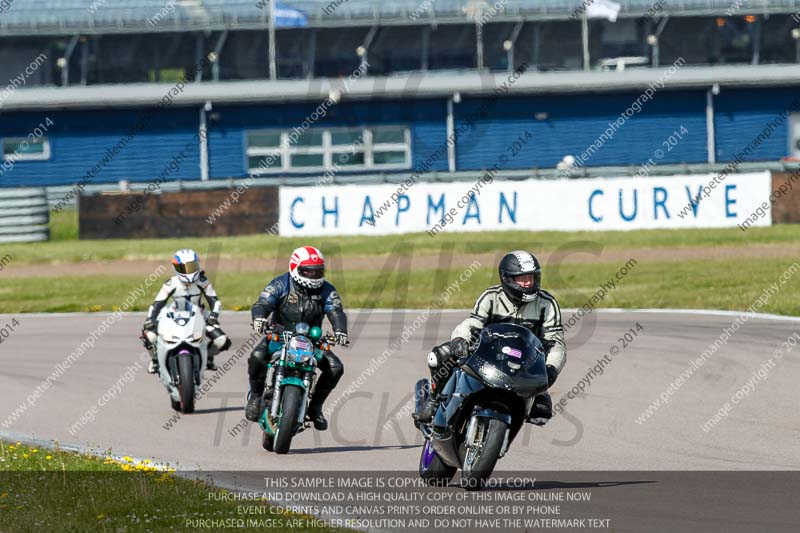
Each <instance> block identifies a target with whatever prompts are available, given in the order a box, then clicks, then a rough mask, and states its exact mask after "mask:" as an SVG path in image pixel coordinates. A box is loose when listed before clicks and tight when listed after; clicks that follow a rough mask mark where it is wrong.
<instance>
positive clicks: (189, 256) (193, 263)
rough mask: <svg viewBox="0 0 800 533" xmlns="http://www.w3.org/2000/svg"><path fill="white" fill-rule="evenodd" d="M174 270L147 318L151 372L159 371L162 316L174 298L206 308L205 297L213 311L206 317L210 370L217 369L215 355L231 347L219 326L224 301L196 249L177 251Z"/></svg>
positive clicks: (145, 333) (144, 335)
mask: <svg viewBox="0 0 800 533" xmlns="http://www.w3.org/2000/svg"><path fill="white" fill-rule="evenodd" d="M172 267H173V268H174V269H175V275H174V276H172V277H171V278H169V279H168V280H167V281H165V282H164V285H162V286H161V290H159V291H158V294H157V295H156V299H155V301H154V302H153V304H152V305H151V306H150V308H149V309H148V310H147V319H146V320H145V322H144V327H143V328H142V343H143V344H144V345H145V348H147V349H148V351H149V352H150V356H151V358H152V360H151V361H150V366H149V368H148V369H147V371H148V372H150V373H151V374H156V373H157V372H158V359H157V358H156V351H155V342H156V339H157V338H158V334H157V333H156V331H157V329H158V324H157V322H158V314H159V313H160V312H161V309H163V308H164V306H165V305H166V304H167V300H169V298H170V297H172V299H173V300H175V301H176V302H181V301H183V300H189V301H190V302H191V304H192V305H197V306H200V307H201V308H204V306H203V301H202V299H203V297H205V299H206V301H208V306H209V308H210V311H207V312H204V314H205V315H206V336H207V337H208V343H209V350H208V361H207V363H206V368H208V369H209V370H216V369H217V366H216V364H214V355H216V354H217V353H219V352H222V351H225V350H227V349H228V348H230V346H231V340H230V339H229V338H228V336H227V335H226V334H225V332H224V331H222V328H221V327H220V325H219V313H220V310H221V309H222V302H220V300H219V298H217V293H216V292H215V291H214V287H213V286H212V285H211V281H210V280H209V279H208V278H207V277H206V273H205V272H204V271H203V270H201V269H200V259H199V258H198V257H197V253H195V251H194V250H189V249H183V250H178V251H177V252H175V255H174V256H173V257H172Z"/></svg>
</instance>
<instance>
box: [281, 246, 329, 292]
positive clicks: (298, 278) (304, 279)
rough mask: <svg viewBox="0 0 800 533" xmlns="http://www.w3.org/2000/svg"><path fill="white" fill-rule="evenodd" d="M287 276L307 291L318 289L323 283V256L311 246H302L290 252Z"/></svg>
mask: <svg viewBox="0 0 800 533" xmlns="http://www.w3.org/2000/svg"><path fill="white" fill-rule="evenodd" d="M289 275H290V276H292V279H293V280H294V281H295V283H297V284H299V285H301V286H302V287H305V288H307V289H319V288H320V287H322V283H323V282H324V281H325V256H323V255H322V252H320V251H319V250H318V249H316V248H314V247H313V246H302V247H300V248H297V249H296V250H295V251H294V252H292V257H291V259H289Z"/></svg>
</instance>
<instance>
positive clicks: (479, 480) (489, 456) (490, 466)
mask: <svg viewBox="0 0 800 533" xmlns="http://www.w3.org/2000/svg"><path fill="white" fill-rule="evenodd" d="M507 428H508V425H507V424H506V423H505V422H503V421H502V420H497V419H496V418H481V419H480V420H479V421H478V436H477V438H476V439H475V441H476V442H473V443H466V444H467V449H466V454H465V456H464V466H463V468H462V469H461V481H462V484H463V485H464V488H465V489H467V490H480V489H481V488H483V486H484V485H485V484H486V481H487V480H488V479H489V478H490V477H491V475H492V472H493V471H494V467H495V465H496V464H497V460H498V459H499V458H500V450H501V448H502V446H503V440H504V439H505V436H506V429H507Z"/></svg>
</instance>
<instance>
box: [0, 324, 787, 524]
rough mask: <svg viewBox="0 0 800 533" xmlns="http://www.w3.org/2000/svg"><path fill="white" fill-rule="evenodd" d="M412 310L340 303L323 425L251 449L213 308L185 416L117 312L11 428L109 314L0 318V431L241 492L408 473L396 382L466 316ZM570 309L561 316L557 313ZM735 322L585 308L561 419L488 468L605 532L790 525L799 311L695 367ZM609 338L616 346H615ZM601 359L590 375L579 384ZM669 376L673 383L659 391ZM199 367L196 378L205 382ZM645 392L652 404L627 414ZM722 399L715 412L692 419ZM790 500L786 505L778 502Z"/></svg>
mask: <svg viewBox="0 0 800 533" xmlns="http://www.w3.org/2000/svg"><path fill="white" fill-rule="evenodd" d="M419 315H420V312H419V311H413V310H409V311H394V312H391V311H368V310H363V311H358V312H351V313H350V320H351V324H352V326H351V339H354V342H353V344H352V346H351V347H350V348H349V349H346V348H339V349H338V350H337V353H338V354H339V356H340V357H341V359H342V360H343V361H344V364H345V375H344V377H343V378H342V381H341V382H340V384H339V387H338V388H337V390H336V391H334V393H333V394H332V396H331V398H330V399H329V400H328V403H329V404H333V403H336V407H335V409H334V410H333V412H332V414H330V416H329V417H328V418H329V422H330V428H329V430H328V431H327V432H324V433H320V432H314V431H307V432H304V433H302V434H300V435H298V436H296V437H295V440H294V441H293V444H292V451H291V453H290V454H288V455H284V456H277V455H274V454H270V453H268V452H265V451H264V450H262V448H261V436H260V430H259V429H258V427H254V426H253V425H247V424H244V423H243V422H242V420H243V407H244V403H245V394H246V391H247V374H246V361H247V356H248V355H249V350H241V351H239V354H241V355H240V356H239V357H238V358H237V350H238V349H239V348H240V347H241V346H242V345H243V343H244V342H245V341H247V339H248V337H249V336H250V331H249V316H248V314H247V313H224V314H223V316H222V325H223V327H224V328H225V329H226V331H227V332H228V333H229V334H230V335H231V337H232V338H233V340H234V345H233V347H232V348H231V350H230V351H228V352H226V353H224V354H222V355H221V356H220V357H219V359H218V363H219V364H220V365H222V363H223V362H225V360H226V359H228V358H234V359H237V360H236V362H235V365H233V366H232V368H230V369H229V370H228V371H227V372H224V371H220V373H223V372H224V375H222V377H221V378H220V379H219V380H218V381H217V382H216V383H214V384H213V386H210V388H209V390H208V391H207V392H206V393H205V395H204V396H203V397H202V398H201V399H200V400H199V401H198V404H197V412H196V413H194V414H192V415H183V416H181V417H177V416H175V414H174V412H173V411H172V410H171V409H170V406H169V401H168V397H167V393H166V391H165V390H164V389H163V387H162V386H161V384H160V382H158V380H157V379H156V377H155V376H151V375H148V374H147V372H146V363H145V362H144V361H143V358H142V357H141V356H142V354H143V349H142V348H141V345H140V344H139V341H138V338H137V337H138V333H139V328H140V327H141V322H142V317H141V314H128V315H123V316H122V319H121V320H119V322H117V323H115V324H113V325H111V326H110V327H109V328H108V329H107V330H106V331H105V333H104V334H102V335H101V336H99V338H98V340H97V342H96V343H95V345H94V347H93V348H91V349H89V350H88V351H86V352H85V353H84V354H83V355H82V356H81V357H80V359H79V360H77V361H76V362H75V363H74V364H72V365H71V366H70V367H69V368H67V369H66V370H65V371H63V373H62V375H61V376H60V377H59V378H58V379H57V380H56V381H55V383H54V384H53V385H52V386H51V387H50V388H49V389H48V390H46V391H44V392H43V393H42V394H41V395H40V396H39V397H38V398H36V399H35V400H34V401H33V402H29V404H28V408H27V409H26V410H25V411H24V412H21V414H19V416H18V417H17V418H16V419H15V420H12V419H11V418H9V417H10V416H11V415H12V413H14V412H15V410H17V409H18V408H19V406H20V405H21V404H24V403H25V402H26V399H27V398H29V395H31V394H32V393H33V391H34V390H35V389H36V387H37V386H39V385H40V384H41V383H42V381H43V380H45V379H46V378H47V376H48V375H50V374H51V372H53V371H54V370H55V368H56V365H58V364H59V363H61V362H63V361H64V360H65V359H66V358H67V356H68V355H69V354H70V353H71V352H73V351H74V350H75V349H76V348H77V347H78V346H79V345H80V344H81V342H82V341H84V340H85V339H86V337H87V334H88V332H90V331H91V330H93V329H95V328H96V327H97V326H98V325H99V324H100V323H101V322H102V321H103V320H104V319H105V318H106V317H107V316H108V314H103V313H98V314H91V315H87V314H75V315H69V314H67V315H35V314H32V315H25V314H21V315H15V316H11V315H3V316H0V323H2V324H5V323H6V322H10V321H11V320H12V319H16V320H17V321H18V323H19V325H18V326H16V328H15V330H14V332H12V334H11V335H10V336H9V337H8V338H6V339H4V340H3V342H2V345H0V357H1V358H2V361H0V406H2V407H0V436H4V437H6V438H14V437H15V436H16V437H32V438H36V439H45V440H57V441H59V442H61V443H65V444H66V443H75V444H80V445H82V446H85V447H88V448H92V449H95V450H106V449H109V448H110V449H111V450H112V453H114V454H117V455H122V454H127V455H130V456H133V457H139V458H150V459H154V460H157V461H159V462H163V463H169V464H171V465H173V466H176V467H178V468H179V469H183V470H192V471H194V470H202V471H216V472H227V473H228V474H227V475H230V473H231V471H241V475H238V476H236V477H237V479H238V481H237V482H238V483H242V484H243V486H247V484H248V483H252V485H253V486H257V485H258V482H259V480H260V479H262V478H261V477H258V476H256V474H252V479H248V473H255V472H259V471H270V472H274V471H279V470H291V471H304V472H306V471H311V472H313V471H368V470H369V471H405V472H409V471H416V468H417V464H418V459H419V454H420V444H421V442H422V439H421V437H420V436H419V434H418V433H417V431H416V430H415V429H414V426H413V423H412V420H411V418H410V415H409V414H408V412H409V411H408V410H409V409H410V407H411V404H410V402H411V399H412V392H413V386H414V383H415V381H416V380H417V379H419V378H420V377H423V376H424V375H426V374H427V369H426V366H425V357H424V356H425V353H427V350H428V349H429V348H430V346H431V345H433V344H435V343H437V342H441V341H442V340H444V339H446V338H447V337H448V336H449V332H450V331H451V330H452V328H453V326H454V325H455V324H456V323H457V322H458V321H459V320H461V319H462V318H463V317H464V316H465V315H466V312H465V311H464V312H453V311H448V312H445V313H442V314H441V315H431V318H429V319H428V320H427V321H426V322H424V323H422V324H421V323H420V321H419V320H418V321H417V322H416V324H417V328H416V329H415V328H414V324H415V322H414V320H415V318H417V317H419ZM571 315H572V313H571V312H566V311H565V312H564V319H565V322H566V321H567V320H568V318H569V317H570V316H571ZM737 316H738V315H737V314H733V313H731V314H725V313H701V312H697V313H687V312H684V313H678V312H670V311H658V312H644V311H641V312H639V311H637V312H634V311H626V312H614V311H595V312H594V313H592V314H590V315H587V316H585V317H584V318H583V319H582V320H581V321H580V322H578V323H577V324H576V325H575V326H573V327H572V328H571V329H570V330H569V331H568V333H567V348H568V361H567V366H566V367H565V369H564V371H563V373H562V374H561V376H560V377H559V379H558V382H557V383H556V385H555V386H554V387H553V389H552V390H551V392H552V393H553V399H554V403H557V402H558V401H559V400H560V399H561V398H562V397H565V400H566V404H565V405H566V407H565V411H564V413H562V414H560V415H557V416H556V417H555V418H554V419H553V420H552V421H551V422H550V423H549V424H548V425H547V426H545V427H544V428H538V427H532V426H528V427H527V428H526V429H525V430H524V431H523V432H522V433H521V435H520V436H519V437H518V438H517V440H516V441H515V442H514V443H513V444H512V446H511V450H510V452H509V453H508V454H507V455H506V456H505V457H504V458H502V459H501V460H500V461H499V462H498V465H497V468H496V470H497V471H502V472H505V473H509V472H528V473H534V474H535V473H536V472H540V473H543V474H540V475H539V476H537V482H536V483H537V487H536V488H537V489H540V490H552V489H556V488H559V487H562V488H563V487H579V488H589V489H591V490H592V491H594V498H593V499H592V501H591V503H590V504H587V505H589V507H588V509H589V510H590V511H597V513H596V514H602V513H603V512H605V514H606V515H611V516H613V517H614V518H615V520H616V524H617V527H616V528H615V529H616V530H618V531H622V530H631V531H634V530H661V529H663V530H681V529H683V527H684V526H685V527H686V528H689V529H693V530H703V531H716V530H718V531H753V530H769V531H780V530H790V529H792V528H795V527H796V525H797V523H800V511H798V507H797V505H796V502H797V499H796V498H797V496H796V495H797V494H798V489H800V483H799V482H798V477H800V476H798V474H797V472H796V471H797V470H800V447H799V445H798V443H800V414H798V387H797V384H798V381H800V362H798V358H797V355H798V353H800V348H796V350H797V351H793V348H792V346H791V345H789V344H786V345H785V346H782V344H783V343H784V342H785V341H786V340H787V339H788V338H790V337H791V336H792V335H793V334H794V333H795V331H797V330H798V329H799V328H798V326H800V320H795V319H788V318H787V319H780V318H779V317H772V318H769V317H764V316H750V317H749V318H748V319H747V320H746V321H745V322H744V324H743V325H741V327H738V328H737V331H736V332H735V333H733V334H732V335H731V336H730V338H729V339H727V342H725V343H718V348H717V349H716V350H715V351H714V353H713V354H712V355H710V356H709V357H707V358H706V359H705V360H704V362H703V363H702V365H700V366H696V365H695V366H694V367H693V366H690V362H691V361H692V360H697V359H698V358H699V357H700V355H701V353H702V352H703V351H704V350H706V349H707V348H708V347H709V346H710V345H712V344H713V343H714V342H715V341H717V339H718V338H719V337H720V335H721V334H722V333H723V329H724V328H726V327H730V326H731V324H732V322H734V320H735V319H736V317H737ZM637 323H638V324H639V325H640V327H639V328H638V331H637ZM404 328H412V329H414V331H413V332H412V335H411V336H410V338H409V339H408V341H407V342H405V343H402V344H401V345H400V347H399V349H398V350H397V351H396V352H391V353H390V354H389V356H388V357H385V358H383V359H384V360H382V362H381V361H376V358H377V357H378V356H380V354H381V353H382V352H384V350H386V349H387V345H388V344H389V342H390V341H391V340H392V339H395V338H397V337H399V336H400V335H401V333H402V331H403V329H404ZM631 330H633V331H631ZM407 331H408V330H407ZM626 332H630V335H629V337H630V338H631V339H632V340H630V341H627V340H625V339H624V335H625V333H626ZM634 332H635V334H634ZM797 338H800V337H797ZM607 354H609V357H607V358H606V359H607V360H610V362H608V363H607V364H606V365H605V366H604V368H602V371H603V373H602V375H600V374H599V373H598V372H595V373H594V374H593V375H592V376H590V377H588V378H587V374H589V373H590V371H591V370H592V368H593V367H595V366H596V365H597V361H598V360H600V359H602V358H603V357H604V356H605V355H607ZM612 354H613V355H612ZM770 361H771V364H769V362H770ZM687 371H690V373H689V375H688V376H687V374H686V372H687ZM682 373H684V376H685V379H683V380H682V381H681V384H680V385H679V386H677V387H676V386H674V382H675V381H676V380H677V379H678V378H679V377H680V376H681V374H682ZM209 377H210V373H206V381H207V382H208V380H209ZM359 378H360V379H359ZM582 380H584V381H583V391H579V389H575V390H576V391H578V392H579V394H577V395H576V396H574V397H572V398H566V396H565V395H566V394H567V393H568V392H569V391H570V390H571V389H572V387H574V386H577V385H578V384H579V383H580V382H581V381H582ZM670 384H673V387H672V389H671V392H668V391H669V390H670V389H669V387H670ZM748 384H749V385H748ZM348 389H349V393H348ZM737 391H741V392H739V394H738V395H739V398H737V399H736V401H735V403H732V398H734V397H735V396H736V395H737ZM745 391H746V394H745ZM660 397H661V398H662V399H663V398H666V400H667V403H662V404H661V405H658V406H657V408H656V409H655V410H653V409H652V408H651V411H650V416H649V417H642V415H643V414H644V413H645V412H646V409H647V408H648V406H651V407H652V403H653V402H655V401H657V399H658V398H660ZM726 402H728V403H729V405H730V406H731V408H730V409H727V410H725V416H724V417H718V420H717V421H716V422H714V423H713V424H711V425H709V424H708V421H709V420H711V419H712V417H713V416H714V414H715V413H717V412H719V411H720V409H723V407H724V406H725V404H726ZM30 403H32V404H33V405H32V406H31V405H30ZM17 412H18V413H20V412H19V411H17ZM87 413H88V414H89V416H87ZM82 417H83V420H82ZM637 420H638V421H637ZM704 424H705V425H706V428H705V430H704V429H703V427H702V426H703V425H704ZM687 471H692V472H687ZM702 471H737V472H742V475H743V476H744V477H742V478H741V479H740V480H739V481H734V482H732V481H731V479H727V480H726V481H725V480H723V481H720V479H719V478H715V477H714V476H713V475H712V474H710V473H708V472H705V473H704V472H702ZM744 471H775V472H771V473H763V472H762V473H760V474H759V473H752V472H751V473H750V474H745V473H744ZM777 471H795V472H790V473H788V474H786V473H783V474H781V473H779V472H777ZM219 475H220V476H221V477H224V476H225V475H226V474H219ZM687 479H688V480H690V481H687ZM223 481H225V482H227V480H223ZM720 485H724V487H721V486H720ZM447 490H449V489H447ZM710 490H716V491H717V492H715V493H714V494H715V496H714V497H713V498H712V500H713V501H709V499H708V498H707V496H708V495H709V491H710ZM790 495H792V496H791V497H792V498H794V500H793V501H794V505H787V502H786V500H785V498H786V497H789V496H790ZM777 496H782V497H783V498H784V499H783V500H782V499H781V497H777ZM590 514H591V513H590ZM637 527H638V528H639V529H637ZM698 528H699V529H698Z"/></svg>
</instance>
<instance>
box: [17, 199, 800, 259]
mask: <svg viewBox="0 0 800 533" xmlns="http://www.w3.org/2000/svg"><path fill="white" fill-rule="evenodd" d="M50 232H51V235H52V240H51V241H50V242H43V243H29V244H8V245H4V246H3V252H6V253H9V254H10V255H12V256H13V257H14V260H15V261H17V262H20V263H58V262H81V261H87V260H94V261H101V260H116V259H128V260H140V259H150V260H159V261H165V260H167V259H168V258H169V257H170V256H171V255H172V254H173V253H174V252H175V250H178V249H180V248H194V249H196V250H197V251H198V253H200V254H201V255H203V256H205V255H208V254H209V253H213V254H214V255H217V254H219V255H221V256H222V257H223V258H225V257H237V258H243V257H251V258H273V257H289V255H290V254H291V251H292V250H293V249H294V248H296V247H298V246H303V245H306V244H312V245H314V246H319V247H320V248H321V249H322V250H323V251H324V252H325V253H326V254H327V255H328V256H330V257H333V256H340V257H347V256H375V255H377V256H385V255H409V254H411V253H414V254H417V255H426V254H427V255H439V254H440V253H442V252H443V251H446V250H452V251H453V252H456V253H466V254H475V253H484V252H490V253H491V252H496V251H500V250H502V251H508V250H515V249H520V248H525V249H531V250H536V251H543V252H550V251H554V250H558V249H559V248H561V247H563V246H564V245H565V243H568V242H570V243H575V242H588V243H595V244H598V245H600V246H602V247H604V248H608V249H636V248H674V247H682V248H684V247H685V248H710V247H717V246H751V245H754V244H773V245H780V244H787V245H788V244H794V245H796V244H797V243H798V241H800V226H798V225H791V224H787V225H777V226H771V227H767V228H751V229H750V230H748V231H746V232H743V231H741V230H739V228H722V229H687V230H673V229H670V230H638V231H580V232H559V231H544V232H534V231H506V232H488V231H487V232H479V233H441V234H439V235H437V236H436V238H431V237H430V236H428V235H427V234H426V233H414V234H408V235H401V236H397V235H386V236H376V237H363V236H357V237H322V238H307V237H303V238H281V237H275V236H271V235H266V234H265V235H244V236H238V237H217V238H207V237H194V238H181V239H110V240H102V241H99V240H95V241H92V240H87V241H78V240H76V239H77V234H78V223H77V215H76V214H75V211H65V212H62V213H58V214H56V215H54V216H53V217H52V219H51V228H50Z"/></svg>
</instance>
